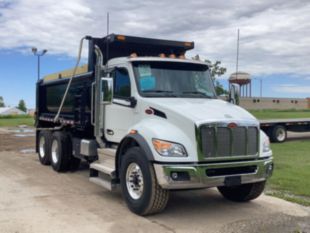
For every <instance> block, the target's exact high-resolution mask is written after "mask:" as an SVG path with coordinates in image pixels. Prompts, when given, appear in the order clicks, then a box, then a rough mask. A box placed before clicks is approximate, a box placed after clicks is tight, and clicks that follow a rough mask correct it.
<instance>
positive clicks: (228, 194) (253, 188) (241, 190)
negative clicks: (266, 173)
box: [218, 181, 266, 202]
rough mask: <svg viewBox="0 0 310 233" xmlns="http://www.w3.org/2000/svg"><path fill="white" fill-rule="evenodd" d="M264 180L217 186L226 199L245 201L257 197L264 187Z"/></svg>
mask: <svg viewBox="0 0 310 233" xmlns="http://www.w3.org/2000/svg"><path fill="white" fill-rule="evenodd" d="M265 184H266V182H265V181H263V182H258V183H251V184H242V185H238V186H232V187H227V186H223V187H218V190H219V191H220V193H221V194H222V195H223V196H224V197H225V198H226V199H228V200H230V201H235V202H247V201H250V200H253V199H255V198H257V197H259V196H260V195H261V194H262V193H263V191H264V189H265Z"/></svg>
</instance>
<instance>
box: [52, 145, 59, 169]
mask: <svg viewBox="0 0 310 233" xmlns="http://www.w3.org/2000/svg"><path fill="white" fill-rule="evenodd" d="M58 159H59V152H58V142H57V140H53V143H52V161H53V163H54V164H56V163H57V162H58Z"/></svg>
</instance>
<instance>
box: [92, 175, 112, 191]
mask: <svg viewBox="0 0 310 233" xmlns="http://www.w3.org/2000/svg"><path fill="white" fill-rule="evenodd" d="M89 181H90V182H92V183H95V184H97V185H99V186H101V187H103V188H105V189H107V190H110V191H114V190H116V188H117V185H116V184H113V183H112V182H111V181H108V180H104V179H102V178H99V177H90V178H89Z"/></svg>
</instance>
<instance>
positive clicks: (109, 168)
mask: <svg viewBox="0 0 310 233" xmlns="http://www.w3.org/2000/svg"><path fill="white" fill-rule="evenodd" d="M90 169H94V170H97V171H99V172H102V173H104V174H106V175H109V176H110V177H111V178H114V177H115V162H114V160H109V161H105V162H103V161H96V162H93V163H91V164H90Z"/></svg>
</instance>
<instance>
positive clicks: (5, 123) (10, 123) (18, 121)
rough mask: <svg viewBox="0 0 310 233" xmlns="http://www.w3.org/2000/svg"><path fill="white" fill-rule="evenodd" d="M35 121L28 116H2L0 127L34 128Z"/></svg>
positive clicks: (0, 117)
mask: <svg viewBox="0 0 310 233" xmlns="http://www.w3.org/2000/svg"><path fill="white" fill-rule="evenodd" d="M33 124H34V119H33V117H32V116H28V115H17V116H12V115H11V116H0V127H14V126H18V125H28V126H33Z"/></svg>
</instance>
